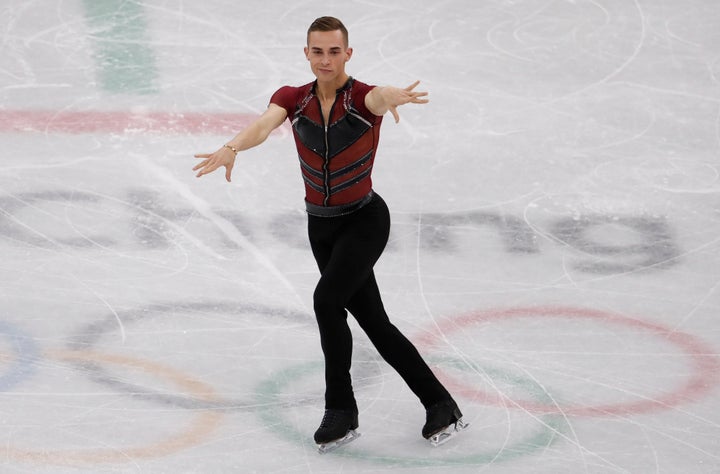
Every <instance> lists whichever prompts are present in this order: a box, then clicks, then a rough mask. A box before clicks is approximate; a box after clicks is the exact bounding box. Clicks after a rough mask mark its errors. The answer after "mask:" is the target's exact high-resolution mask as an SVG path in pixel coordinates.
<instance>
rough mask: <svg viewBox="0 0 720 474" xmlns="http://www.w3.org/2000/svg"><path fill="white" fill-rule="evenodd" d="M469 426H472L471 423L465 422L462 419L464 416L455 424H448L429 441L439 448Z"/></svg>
mask: <svg viewBox="0 0 720 474" xmlns="http://www.w3.org/2000/svg"><path fill="white" fill-rule="evenodd" d="M468 426H470V423H465V422H464V421H462V418H460V419H459V420H458V421H457V422H455V424H452V425H448V426H447V427H446V428H445V429H444V430H442V431H440V432H438V433H435V434H434V435H432V436H430V437H429V438H428V441H430V444H431V445H433V446H434V447H436V448H437V447H438V446H441V445H443V444H445V443H447V442H448V441H450V439H451V438H452V437H454V436H455V435H457V434H458V433H460V432H461V431H463V430H465V429H466V428H467V427H468Z"/></svg>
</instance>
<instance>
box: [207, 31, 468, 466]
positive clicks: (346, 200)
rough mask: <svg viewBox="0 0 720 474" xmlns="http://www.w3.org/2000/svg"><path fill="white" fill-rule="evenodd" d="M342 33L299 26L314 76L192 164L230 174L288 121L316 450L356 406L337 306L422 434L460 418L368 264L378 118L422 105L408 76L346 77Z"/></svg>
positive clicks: (380, 246) (373, 235) (441, 431)
mask: <svg viewBox="0 0 720 474" xmlns="http://www.w3.org/2000/svg"><path fill="white" fill-rule="evenodd" d="M352 53H353V50H352V48H350V47H349V46H348V33H347V29H346V28H345V26H344V25H343V24H342V22H341V21H340V20H338V19H336V18H332V17H321V18H318V19H317V20H315V21H314V22H313V23H312V24H311V25H310V28H309V29H308V34H307V46H306V47H305V57H306V58H307V60H308V61H309V62H310V68H311V70H312V72H313V74H314V75H315V77H316V80H315V81H314V82H312V83H309V84H305V85H304V86H300V87H290V86H285V87H282V88H280V89H279V90H278V91H277V92H275V94H273V96H272V98H271V99H270V104H269V106H268V108H267V110H266V111H265V112H264V113H263V114H262V115H261V116H260V117H259V118H258V119H257V120H256V121H255V122H253V123H252V124H251V125H249V126H248V127H247V128H246V129H245V130H243V131H242V132H240V133H239V134H238V135H236V136H235V137H234V138H233V139H232V140H230V141H229V142H228V143H227V144H226V145H223V147H222V148H220V149H219V150H218V151H216V152H215V153H211V154H199V155H195V156H196V157H197V158H200V159H202V161H201V162H200V163H199V164H198V165H197V166H195V167H194V168H193V169H194V170H195V171H198V173H197V176H198V177H200V176H203V175H205V174H207V173H211V172H213V171H214V170H216V169H217V168H219V167H221V166H224V167H225V170H226V171H225V178H226V179H227V180H228V181H230V178H231V173H232V169H233V166H234V164H235V157H236V155H237V153H238V152H240V151H242V150H247V149H248V148H251V147H254V146H257V145H259V144H261V143H262V142H264V141H265V139H266V138H267V137H268V136H269V134H270V133H271V132H272V131H273V130H274V129H275V128H277V127H279V126H280V125H282V123H283V122H284V121H285V120H286V119H289V120H290V122H291V124H292V128H293V135H294V138H295V144H296V146H297V150H298V154H299V159H300V169H301V172H302V177H303V180H304V182H305V204H306V210H307V213H308V235H309V238H310V244H311V248H312V251H313V255H314V257H315V260H316V261H317V264H318V267H319V269H320V273H321V276H320V280H319V282H318V284H317V287H316V288H315V293H314V295H313V304H314V310H315V316H316V318H317V322H318V327H319V329H320V342H321V346H322V350H323V354H324V358H325V383H326V390H325V415H324V417H323V420H322V422H321V424H320V427H319V428H318V430H317V432H316V433H315V441H316V442H317V443H318V444H319V445H320V449H321V452H324V451H325V450H329V449H332V448H334V447H337V446H339V445H342V444H344V443H346V442H349V441H352V439H354V438H355V437H356V432H355V429H356V428H357V427H358V408H357V403H356V400H355V397H354V394H353V389H352V382H351V377H350V364H351V357H352V335H351V332H350V329H349V327H348V324H347V311H346V310H349V311H350V313H352V315H353V316H354V317H355V319H356V320H357V321H358V323H359V325H360V327H361V328H362V329H363V330H364V331H365V332H366V333H367V335H368V337H369V338H370V340H371V342H372V343H373V344H374V345H375V347H376V348H377V349H378V352H379V353H380V355H381V356H382V357H383V358H384V359H385V360H386V361H387V362H388V363H389V364H390V365H391V366H392V367H393V368H394V369H395V370H396V371H397V372H398V373H399V374H400V376H401V377H402V378H403V379H404V380H405V382H406V383H407V384H408V386H409V387H410V389H411V390H412V391H413V392H414V393H415V394H416V395H417V396H418V398H419V399H420V401H421V403H422V404H423V406H424V407H425V409H426V423H425V426H424V427H423V429H422V435H423V436H424V437H425V438H426V439H430V440H431V442H433V444H439V443H440V442H442V441H444V440H445V439H446V438H447V437H449V436H450V435H451V434H452V433H454V432H455V431H457V429H458V427H459V428H463V427H465V426H466V425H465V424H464V423H463V422H462V420H461V417H462V414H461V413H460V410H459V409H458V407H457V404H456V403H455V401H454V400H453V399H452V397H451V396H450V394H449V393H448V391H447V390H446V389H445V388H444V387H443V386H442V384H441V383H440V382H439V381H438V380H437V378H436V377H435V375H434V374H433V373H432V371H431V370H430V368H429V367H428V366H427V364H426V363H425V362H424V361H423V359H422V357H421V356H420V354H419V353H418V352H417V350H416V349H415V347H414V346H413V345H412V343H411V342H410V341H408V339H407V338H406V337H405V336H404V335H402V333H400V331H399V330H398V329H397V328H396V327H395V326H394V325H393V324H392V323H390V320H389V319H388V316H387V314H386V313H385V309H384V308H383V304H382V299H381V297H380V292H379V290H378V287H377V283H376V280H375V275H374V273H373V266H374V264H375V262H376V261H377V260H378V258H379V257H380V255H381V254H382V252H383V250H384V248H385V245H386V243H387V239H388V235H389V231H390V216H389V212H388V209H387V206H386V205H385V202H384V201H383V200H382V198H381V197H380V196H379V195H378V194H377V193H375V192H374V191H373V189H372V180H371V173H372V166H373V161H374V159H375V152H376V149H377V144H378V140H379V132H380V124H381V122H382V116H383V115H384V114H385V113H386V112H388V111H389V112H390V113H392V115H393V117H394V118H395V121H396V122H398V121H399V120H400V117H399V115H398V112H397V107H399V106H400V105H404V104H409V103H413V104H425V103H427V102H428V100H427V98H426V96H427V92H416V91H415V87H416V86H417V85H418V82H415V83H414V84H411V85H410V86H408V87H406V88H404V89H401V88H397V87H374V86H369V85H367V84H364V83H362V82H360V81H357V80H355V79H353V78H351V77H350V76H349V75H348V74H347V73H346V72H345V64H346V63H347V62H348V61H349V60H350V58H351V57H352Z"/></svg>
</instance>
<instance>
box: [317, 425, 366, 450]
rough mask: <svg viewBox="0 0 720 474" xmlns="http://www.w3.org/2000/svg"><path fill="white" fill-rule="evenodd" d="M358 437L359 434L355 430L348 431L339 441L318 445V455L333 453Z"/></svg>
mask: <svg viewBox="0 0 720 474" xmlns="http://www.w3.org/2000/svg"><path fill="white" fill-rule="evenodd" d="M359 437H360V433H358V432H357V431H355V430H350V431H348V432H347V434H346V435H345V436H343V437H342V438H340V439H336V440H335V441H330V442H329V443H323V444H319V445H318V453H320V454H325V453H329V452H330V451H335V450H336V449H337V448H339V447H340V446H344V445H346V444H348V443H350V442H351V441H354V440H356V439H357V438H359Z"/></svg>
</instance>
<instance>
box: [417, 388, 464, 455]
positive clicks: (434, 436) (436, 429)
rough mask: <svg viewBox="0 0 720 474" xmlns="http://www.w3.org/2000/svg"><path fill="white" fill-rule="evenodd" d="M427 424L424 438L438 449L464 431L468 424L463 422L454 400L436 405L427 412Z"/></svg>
mask: <svg viewBox="0 0 720 474" xmlns="http://www.w3.org/2000/svg"><path fill="white" fill-rule="evenodd" d="M426 417H427V418H426V422H425V426H423V429H422V435H423V438H425V439H427V440H428V441H430V444H431V445H433V446H435V447H437V446H440V445H441V444H444V443H446V442H447V441H449V440H450V438H452V437H453V436H455V435H456V434H458V433H459V432H460V431H462V430H464V429H465V428H467V427H468V426H470V425H469V424H468V423H465V422H463V420H462V413H461V412H460V409H459V408H458V406H457V404H456V403H455V402H454V401H453V400H446V401H443V402H440V403H436V404H435V405H433V406H431V407H430V408H428V409H427V410H426Z"/></svg>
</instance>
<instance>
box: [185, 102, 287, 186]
mask: <svg viewBox="0 0 720 474" xmlns="http://www.w3.org/2000/svg"><path fill="white" fill-rule="evenodd" d="M285 118H287V112H286V111H285V109H283V108H282V107H280V106H279V105H276V104H270V105H269V106H268V108H267V110H265V112H264V113H263V114H262V115H261V116H260V117H258V119H257V120H255V121H254V122H253V123H251V124H250V125H248V127H247V128H246V129H244V130H243V131H242V132H240V133H238V134H237V135H235V137H234V138H233V139H232V140H230V141H229V142H227V144H226V145H223V146H222V148H220V149H219V150H218V151H216V152H214V153H201V154H197V155H195V158H200V159H202V161H201V162H200V163H198V164H197V165H196V166H195V167H194V168H193V171H197V172H198V173H197V177H198V178H199V177H200V176H202V175H204V174H208V173H212V172H213V171H215V170H216V169H218V168H219V167H221V166H224V167H225V179H226V180H228V181H230V176H231V175H232V169H233V166H235V157H236V156H237V153H238V152H240V151H243V150H247V149H249V148H252V147H255V146H258V145H260V144H261V143H262V142H264V141H265V140H266V139H267V137H268V136H269V135H270V133H271V132H272V131H273V130H275V129H276V128H278V127H279V126H280V125H282V123H283V122H284V121H285Z"/></svg>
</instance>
